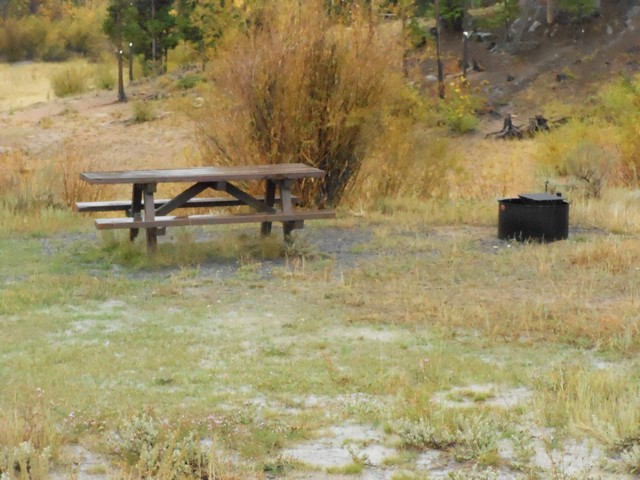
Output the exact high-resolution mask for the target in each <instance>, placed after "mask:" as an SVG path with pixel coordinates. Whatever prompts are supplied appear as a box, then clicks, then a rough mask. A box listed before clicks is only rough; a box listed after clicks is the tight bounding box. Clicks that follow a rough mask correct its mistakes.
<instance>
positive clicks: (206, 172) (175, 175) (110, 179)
mask: <svg viewBox="0 0 640 480" xmlns="http://www.w3.org/2000/svg"><path fill="white" fill-rule="evenodd" d="M323 176H324V171H323V170H320V169H318V168H315V167H311V166H309V165H305V164H303V163H281V164H274V165H241V166H228V167H195V168H178V169H158V170H127V171H114V172H85V173H82V174H80V178H81V179H83V180H85V181H87V182H89V183H91V184H127V183H128V184H131V183H133V184H149V183H166V182H224V181H243V180H285V179H299V178H322V177H323Z"/></svg>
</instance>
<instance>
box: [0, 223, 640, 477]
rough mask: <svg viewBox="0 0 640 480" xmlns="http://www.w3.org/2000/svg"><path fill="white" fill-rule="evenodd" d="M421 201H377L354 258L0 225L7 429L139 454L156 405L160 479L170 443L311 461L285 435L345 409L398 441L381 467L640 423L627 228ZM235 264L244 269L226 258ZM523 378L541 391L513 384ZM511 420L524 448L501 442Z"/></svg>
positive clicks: (0, 399)
mask: <svg viewBox="0 0 640 480" xmlns="http://www.w3.org/2000/svg"><path fill="white" fill-rule="evenodd" d="M406 218H407V221H406V222H402V221H401V222H400V226H398V223H397V222H395V221H394V222H392V221H390V220H389V218H388V217H384V216H378V217H375V219H374V223H373V224H371V225H369V226H367V227H366V228H371V231H372V233H373V235H372V236H371V240H370V241H368V242H367V243H364V244H361V245H359V246H358V248H357V249H354V251H353V254H354V255H355V256H356V259H358V258H359V260H357V267H354V268H351V267H349V268H345V267H343V266H341V265H338V264H336V263H335V262H334V261H333V260H332V259H331V258H326V256H323V255H320V254H319V252H314V251H313V248H310V247H305V250H306V251H307V252H308V253H309V255H308V256H307V257H305V259H304V261H302V260H301V259H295V258H290V259H289V260H288V261H283V262H281V264H280V266H276V267H274V270H273V271H272V274H271V275H270V276H268V277H265V276H264V275H263V274H262V273H261V262H262V261H264V259H265V258H274V256H275V257H276V258H277V256H278V255H282V250H281V249H280V248H274V246H276V247H277V246H278V243H279V242H276V243H275V244H274V245H270V246H269V248H267V251H268V252H270V253H269V254H268V255H267V256H266V257H264V256H262V255H263V254H264V253H265V248H266V247H264V248H263V247H260V246H259V244H256V243H254V241H252V240H249V239H248V238H247V237H243V236H238V235H236V234H235V233H234V232H233V230H230V231H228V232H227V233H224V234H223V235H222V237H221V238H222V243H227V244H229V243H235V245H236V247H235V248H231V249H230V251H231V253H230V251H229V250H225V249H223V248H222V247H221V244H220V243H219V241H214V242H211V244H209V245H207V244H204V245H203V244H200V243H197V242H194V241H193V240H192V239H191V238H189V237H187V236H179V237H178V238H176V239H175V240H174V241H173V243H172V244H162V245H161V248H160V250H161V255H160V256H159V259H155V260H154V259H150V258H149V257H147V256H146V254H145V253H144V250H143V249H142V247H139V246H135V247H134V248H132V247H130V246H129V245H127V244H126V242H121V241H120V240H119V239H118V238H116V239H110V238H106V239H105V240H103V241H102V242H101V241H99V240H95V239H93V238H92V236H88V237H87V238H88V239H84V240H80V239H78V240H71V241H70V240H69V238H68V237H65V234H58V233H51V234H48V235H46V234H43V236H32V235H30V234H22V233H15V232H14V233H11V234H8V233H3V234H2V235H0V260H1V261H0V278H2V282H1V283H0V325H2V329H3V332H4V333H3V337H2V339H1V340H0V365H2V368H1V369H0V381H1V382H2V385H3V386H4V388H3V389H2V393H0V420H1V419H3V418H4V419H5V425H8V426H6V427H5V430H6V431H7V432H9V433H10V432H13V433H12V434H11V435H7V438H8V439H7V440H6V441H7V442H9V444H12V443H15V442H17V441H18V440H17V439H24V438H28V437H29V436H30V435H31V434H30V433H29V432H30V431H32V428H33V427H29V425H33V423H34V422H36V424H37V425H40V426H39V427H38V428H39V429H40V430H42V431H45V432H52V433H50V434H47V435H45V436H43V437H42V438H41V440H40V443H39V444H38V445H34V447H35V448H36V449H39V450H37V452H36V453H38V452H42V451H43V450H42V449H44V448H45V447H46V446H47V445H48V446H51V447H52V449H51V451H52V452H53V455H52V458H51V462H52V463H53V464H54V465H55V464H56V463H60V464H61V463H62V460H61V456H60V452H61V451H63V450H64V446H65V445H67V444H70V443H76V442H80V443H81V444H87V445H93V447H91V448H93V449H94V450H95V451H98V452H105V453H110V454H112V455H114V457H113V458H115V459H117V458H121V459H124V458H125V457H124V456H123V455H125V454H124V453H122V452H123V448H124V447H123V445H122V444H121V443H118V441H115V443H114V435H115V432H118V429H122V428H123V427H122V425H123V422H125V423H126V422H131V421H133V420H134V419H136V418H140V416H141V415H143V414H147V415H149V418H150V419H151V420H149V422H152V423H151V425H156V426H157V428H159V429H161V431H162V438H163V440H162V443H156V444H154V446H153V447H151V446H150V447H149V448H150V449H152V450H153V451H154V452H155V453H154V455H156V457H154V458H155V460H154V462H155V463H153V465H154V466H153V468H154V469H156V470H153V471H154V472H156V474H157V475H159V476H161V477H162V476H163V475H169V473H168V472H171V471H175V470H176V469H180V468H183V467H184V465H187V464H176V463H172V461H169V457H167V456H166V452H167V451H168V450H167V449H169V448H170V446H171V445H173V443H175V442H177V443H176V445H179V447H176V448H179V449H182V450H180V451H184V452H185V453H184V455H187V457H185V458H196V457H197V458H205V457H206V461H207V462H209V463H207V465H213V463H212V462H214V457H215V462H218V463H216V465H218V466H219V465H222V464H224V468H225V469H227V471H229V472H236V473H237V472H247V471H251V470H253V471H256V470H260V469H262V468H268V469H273V468H280V467H277V466H278V465H287V468H286V469H284V472H285V473H284V475H285V477H284V478H286V475H288V474H287V473H286V472H290V471H295V470H296V469H299V468H302V467H300V466H296V465H297V464H296V463H295V462H292V461H290V460H288V461H278V460H277V458H278V456H279V455H280V453H281V452H282V451H283V449H286V448H289V447H292V446H295V445H297V444H298V443H300V442H303V441H304V442H306V441H313V439H314V438H315V437H316V436H317V432H318V431H321V430H322V429H324V428H328V427H331V426H333V425H336V424H338V425H339V424H344V423H348V422H353V423H356V424H361V425H371V426H374V427H375V428H377V429H379V431H380V432H381V435H383V437H385V438H386V440H385V442H386V443H387V445H389V446H391V447H393V448H397V449H398V450H397V452H398V453H397V454H396V455H395V456H393V455H389V456H388V458H390V459H389V460H387V461H386V466H385V467H384V468H389V469H393V470H396V469H399V468H400V466H401V467H402V469H403V471H404V470H406V469H407V468H409V470H411V469H412V468H413V467H412V464H413V463H414V462H415V458H416V457H415V455H412V454H409V452H411V451H412V449H418V451H420V450H423V449H425V448H428V447H429V448H430V447H435V448H440V449H442V452H443V453H442V454H443V455H446V456H450V458H452V459H453V460H454V461H457V462H460V464H463V463H466V462H472V463H475V464H477V465H479V466H480V467H481V468H486V467H487V466H495V465H500V464H503V463H505V462H507V463H508V462H512V463H513V465H518V468H521V469H525V468H527V467H528V466H530V465H531V464H530V462H531V455H529V454H527V455H525V453H526V452H527V451H528V450H527V448H526V445H525V444H524V443H523V442H524V440H522V439H520V437H518V436H517V435H516V434H515V433H514V425H521V426H522V427H523V428H525V427H526V426H527V425H530V424H531V423H533V424H534V425H537V428H550V429H552V430H554V431H556V432H557V433H556V435H557V436H560V437H561V438H565V439H569V438H583V437H587V438H591V439H593V440H594V441H598V442H601V443H602V444H603V445H614V444H616V442H617V441H620V440H622V439H625V438H634V437H633V436H634V434H637V428H636V426H637V422H638V418H640V409H638V407H637V406H636V405H635V403H634V401H633V399H634V398H637V396H638V393H640V392H638V389H639V388H640V383H639V382H638V379H637V375H635V374H634V373H633V372H634V366H635V365H636V363H637V362H636V361H635V360H634V358H635V357H634V356H635V354H636V352H637V349H638V345H639V343H638V336H637V331H636V330H635V328H634V327H633V325H634V318H635V315H636V313H635V312H637V294H636V293H635V290H634V288H633V285H634V281H635V280H634V279H635V276H636V273H637V272H636V267H635V265H636V260H637V258H640V254H639V253H638V252H637V248H636V247H634V244H633V243H632V242H629V240H628V237H627V236H621V237H616V236H602V235H600V234H584V235H582V236H581V238H580V239H579V241H575V240H573V239H571V240H569V241H566V242H558V243H554V244H549V245H536V244H525V245H511V246H509V247H508V246H507V245H506V244H504V243H500V242H497V240H493V238H494V234H495V232H494V231H493V228H491V227H474V228H471V229H469V228H466V227H445V226H443V227H438V228H436V229H428V230H426V229H425V228H424V226H422V223H421V222H414V223H411V222H409V221H408V218H409V217H408V216H407V217H406ZM365 223H366V220H365ZM316 228H317V229H318V230H317V232H316V233H317V234H318V235H322V230H323V228H322V227H321V226H320V227H316ZM55 231H56V230H54V232H55ZM345 232H348V227H347V226H346V225H345ZM139 243H140V242H139ZM494 245H495V246H497V248H494ZM138 248H140V251H138ZM198 249H200V251H199V252H198V253H197V254H194V250H198ZM381 252H384V254H381ZM230 261H231V262H234V263H235V264H236V265H238V268H237V269H236V270H235V272H232V273H230V274H228V275H227V276H223V277H216V276H215V275H211V271H212V270H211V268H212V267H211V266H212V265H216V263H220V262H223V263H225V262H226V263H228V262H230ZM600 363H602V364H605V365H608V364H611V365H616V367H615V368H611V369H609V368H596V366H594V365H598V364H600ZM517 389H521V390H524V391H526V392H528V393H527V395H525V396H524V397H522V398H521V399H520V400H518V399H516V401H514V402H511V403H509V402H507V401H506V400H505V401H504V402H503V403H500V402H501V399H505V398H506V399H509V398H510V395H511V393H510V392H513V391H518V390H517ZM505 402H506V403H505ZM29 405H32V406H34V408H35V406H38V408H39V409H41V410H42V412H41V413H38V416H37V417H34V415H33V413H32V412H33V410H29V409H27V410H25V408H24V407H23V406H29ZM30 412H31V413H30ZM622 412H623V413H624V414H622ZM9 418H18V419H22V420H20V422H18V423H15V422H12V423H8V420H7V419H9ZM421 421H426V422H427V423H426V424H424V425H425V426H423V427H419V425H420V422H421ZM401 425H405V426H404V427H402V428H401ZM427 425H428V426H429V427H428V429H427V430H424V431H422V430H420V429H421V428H422V429H424V428H426V426H427ZM403 429H404V430H403ZM53 432H55V435H54V433H53ZM188 432H192V433H193V434H194V435H196V437H199V438H205V439H208V441H213V442H214V444H215V452H213V453H215V455H213V456H211V455H210V453H211V452H209V453H206V452H203V451H200V450H198V451H197V452H195V453H194V450H193V448H192V444H191V443H188V442H187V440H185V438H186V437H183V435H187V433H188ZM384 432H386V433H384ZM398 432H404V433H402V435H401V437H402V438H403V439H404V440H403V442H402V443H397V441H396V442H394V441H393V438H394V436H395V435H396V434H398ZM443 435H444V436H443ZM514 435H515V436H514ZM447 436H448V437H447ZM443 438H449V440H446V441H443V440H442V439H443ZM499 438H507V439H512V440H510V441H512V442H513V443H514V444H516V446H517V445H519V444H522V445H523V446H522V447H521V450H522V451H523V452H525V453H522V454H520V455H519V456H518V458H514V459H505V458H502V457H500V454H499V452H498V450H496V448H495V445H496V442H497V440H498V439H499ZM11 439H13V440H11ZM411 439H413V440H411ZM438 439H440V440H438ZM518 439H520V440H522V441H520V440H518ZM185 442H187V443H185ZM518 442H519V443H518ZM190 445H191V446H190ZM405 451H406V452H407V453H403V452H405ZM625 451H629V452H630V451H631V447H629V448H627V450H625ZM198 452H199V453H198ZM230 452H235V453H234V454H233V455H239V458H240V459H241V460H242V462H240V463H238V462H235V463H230V462H229V459H230V458H232V456H233V455H232V454H231V453H230ZM36 453H34V455H35V454H36ZM205 453H206V455H205ZM38 454H40V453H38ZM193 455H196V457H194V456H193ZM198 455H204V457H198ZM628 455H630V454H628ZM125 456H126V457H127V458H128V460H127V462H125V463H119V462H115V463H114V464H112V465H110V466H109V469H114V471H115V470H118V469H121V468H122V469H124V471H126V472H129V473H128V474H129V475H133V476H134V477H135V476H136V475H137V476H144V475H145V474H144V471H145V470H143V467H144V465H143V464H142V463H140V461H141V460H140V458H139V456H138V454H127V455H125ZM35 458H36V457H34V459H35ZM37 458H41V457H37ZM363 458H364V457H363ZM34 461H36V460H34ZM220 462H222V463H220ZM629 462H630V461H628V462H627V463H629ZM107 463H108V462H107ZM188 464H189V465H190V463H188ZM181 465H182V466H181ZM274 465H275V467H274ZM267 466H269V467H267ZM356 467H357V468H356ZM480 467H479V468H480ZM144 468H151V467H144ZM184 468H187V467H184ZM221 468H222V467H221ZM283 468H284V467H283ZM365 468H368V466H367V464H366V462H355V461H354V463H353V465H350V466H348V467H345V468H340V469H338V470H335V473H341V474H352V475H354V476H355V477H357V475H358V474H359V473H360V472H362V471H363V469H365ZM514 468H515V467H514ZM246 469H248V470H246ZM146 472H147V473H146V474H151V473H149V471H146ZM418 474H419V472H418V473H416V475H418ZM407 475H410V473H407ZM162 478H169V477H168V476H167V477H162ZM416 478H420V477H419V476H418V477H416Z"/></svg>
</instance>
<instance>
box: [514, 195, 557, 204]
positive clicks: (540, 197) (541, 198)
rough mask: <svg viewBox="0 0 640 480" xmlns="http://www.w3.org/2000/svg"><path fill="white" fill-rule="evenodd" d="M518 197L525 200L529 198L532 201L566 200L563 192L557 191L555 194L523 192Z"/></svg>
mask: <svg viewBox="0 0 640 480" xmlns="http://www.w3.org/2000/svg"><path fill="white" fill-rule="evenodd" d="M518 197H520V198H522V199H523V200H528V201H530V202H556V203H562V202H564V201H565V200H564V198H563V197H562V194H561V193H557V194H555V195H551V194H550V193H523V194H521V195H518Z"/></svg>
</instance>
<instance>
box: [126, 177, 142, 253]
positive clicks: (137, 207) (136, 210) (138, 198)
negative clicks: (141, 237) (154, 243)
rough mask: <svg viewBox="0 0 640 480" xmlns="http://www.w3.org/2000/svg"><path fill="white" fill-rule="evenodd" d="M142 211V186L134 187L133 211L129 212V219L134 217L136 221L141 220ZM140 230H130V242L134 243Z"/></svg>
mask: <svg viewBox="0 0 640 480" xmlns="http://www.w3.org/2000/svg"><path fill="white" fill-rule="evenodd" d="M141 210H142V188H141V187H140V185H136V184H134V185H133V196H132V198H131V210H129V211H128V212H127V216H128V217H133V219H134V220H140V219H141V218H142V214H141V213H140V211H141ZM139 231H140V229H139V228H131V229H129V240H131V241H132V242H133V241H134V240H135V239H136V237H137V236H138V232H139Z"/></svg>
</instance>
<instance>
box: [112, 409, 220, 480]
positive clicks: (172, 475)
mask: <svg viewBox="0 0 640 480" xmlns="http://www.w3.org/2000/svg"><path fill="white" fill-rule="evenodd" d="M110 444H111V446H112V449H113V450H114V452H115V453H116V454H117V455H119V456H121V457H122V458H123V459H124V460H125V461H126V462H127V464H128V465H129V467H130V468H131V473H132V474H133V475H134V477H135V478H156V479H159V480H161V479H162V480H164V479H167V480H169V479H178V478H218V476H217V475H224V470H225V469H229V467H228V466H224V462H223V461H221V460H220V459H219V458H217V456H216V454H215V452H214V448H213V444H212V442H211V441H204V442H203V441H200V439H199V438H198V437H197V436H196V434H195V433H194V432H193V431H190V429H189V428H186V427H177V428H174V427H171V426H169V425H168V424H167V423H165V422H160V421H159V420H157V419H155V418H153V417H152V416H151V415H148V414H146V413H143V414H142V415H137V416H134V417H132V418H130V419H125V420H124V421H123V422H122V423H121V425H120V426H119V427H118V429H117V431H116V433H115V434H114V435H113V436H112V438H111V440H110ZM214 472H215V473H214Z"/></svg>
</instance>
